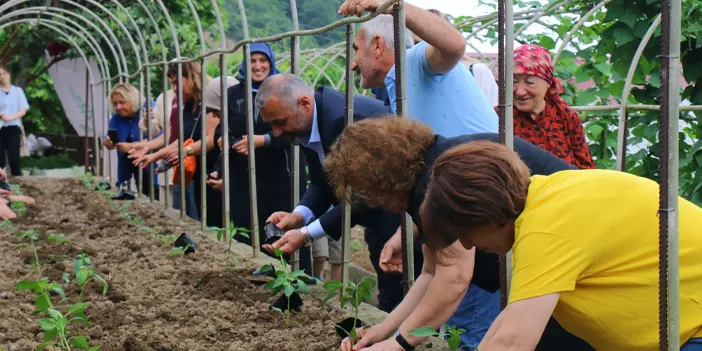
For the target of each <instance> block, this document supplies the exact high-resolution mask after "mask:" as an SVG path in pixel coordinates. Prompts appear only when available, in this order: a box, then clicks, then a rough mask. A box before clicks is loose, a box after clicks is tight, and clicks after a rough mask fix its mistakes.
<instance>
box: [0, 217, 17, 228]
mask: <svg viewBox="0 0 702 351" xmlns="http://www.w3.org/2000/svg"><path fill="white" fill-rule="evenodd" d="M0 229H6V230H12V229H15V225H14V224H12V221H11V220H9V219H6V220H4V221H2V222H0Z"/></svg>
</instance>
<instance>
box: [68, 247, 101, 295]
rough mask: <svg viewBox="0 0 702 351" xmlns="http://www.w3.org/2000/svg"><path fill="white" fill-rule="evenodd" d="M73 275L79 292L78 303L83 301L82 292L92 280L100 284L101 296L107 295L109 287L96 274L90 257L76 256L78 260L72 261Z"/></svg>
mask: <svg viewBox="0 0 702 351" xmlns="http://www.w3.org/2000/svg"><path fill="white" fill-rule="evenodd" d="M73 273H74V274H75V276H76V284H77V285H78V289H79V290H80V295H79V296H78V301H82V300H83V291H84V289H85V286H86V285H88V283H89V282H90V281H93V280H95V281H97V282H100V283H102V294H103V295H105V294H107V289H108V288H109V285H108V284H107V281H106V280H105V279H103V278H102V277H101V276H100V275H99V274H98V273H97V271H96V270H95V267H94V266H93V263H92V262H91V260H90V257H88V254H86V253H81V254H79V255H78V258H77V259H76V260H75V261H73Z"/></svg>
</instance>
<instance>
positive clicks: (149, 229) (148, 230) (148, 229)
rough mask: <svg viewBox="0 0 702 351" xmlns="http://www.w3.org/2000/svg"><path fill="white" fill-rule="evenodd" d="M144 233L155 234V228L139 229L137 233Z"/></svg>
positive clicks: (144, 227) (143, 227)
mask: <svg viewBox="0 0 702 351" xmlns="http://www.w3.org/2000/svg"><path fill="white" fill-rule="evenodd" d="M142 232H147V233H153V232H154V228H151V227H147V226H142V227H139V229H137V233H142Z"/></svg>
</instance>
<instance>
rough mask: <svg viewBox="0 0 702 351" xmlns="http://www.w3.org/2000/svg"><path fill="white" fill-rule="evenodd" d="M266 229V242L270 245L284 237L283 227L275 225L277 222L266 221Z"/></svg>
mask: <svg viewBox="0 0 702 351" xmlns="http://www.w3.org/2000/svg"><path fill="white" fill-rule="evenodd" d="M265 230H266V237H265V240H264V242H265V243H266V244H268V245H271V244H273V243H274V242H276V241H278V239H280V238H282V237H283V234H285V232H283V230H282V229H280V228H278V226H276V225H275V223H271V222H268V223H266V226H265Z"/></svg>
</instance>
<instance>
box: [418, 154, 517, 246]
mask: <svg viewBox="0 0 702 351" xmlns="http://www.w3.org/2000/svg"><path fill="white" fill-rule="evenodd" d="M529 176H530V171H529V168H528V167H527V165H526V164H524V162H522V160H521V159H520V158H519V155H517V153H515V152H514V151H512V150H510V149H508V148H506V147H505V146H504V145H501V144H498V143H494V142H491V141H472V142H468V143H465V144H461V145H458V146H455V147H453V148H451V149H449V150H447V151H446V152H444V153H443V154H442V155H441V156H439V158H438V159H437V160H436V162H435V163H434V166H433V167H432V170H431V176H430V179H429V183H428V186H427V192H426V197H425V199H424V202H423V203H422V208H421V210H420V214H421V219H422V229H423V232H424V235H425V237H426V241H427V242H426V243H427V246H428V247H429V248H430V249H431V250H432V251H433V252H438V251H439V250H442V249H444V248H446V247H448V246H449V245H451V244H452V243H454V242H455V241H456V240H458V239H459V237H461V236H464V235H470V233H471V230H472V229H474V228H476V227H481V226H485V225H489V224H497V225H499V226H502V225H505V224H506V223H508V222H509V221H510V220H515V219H517V217H518V216H519V215H520V214H521V212H522V211H523V210H524V203H525V202H526V196H527V189H528V187H529Z"/></svg>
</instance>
